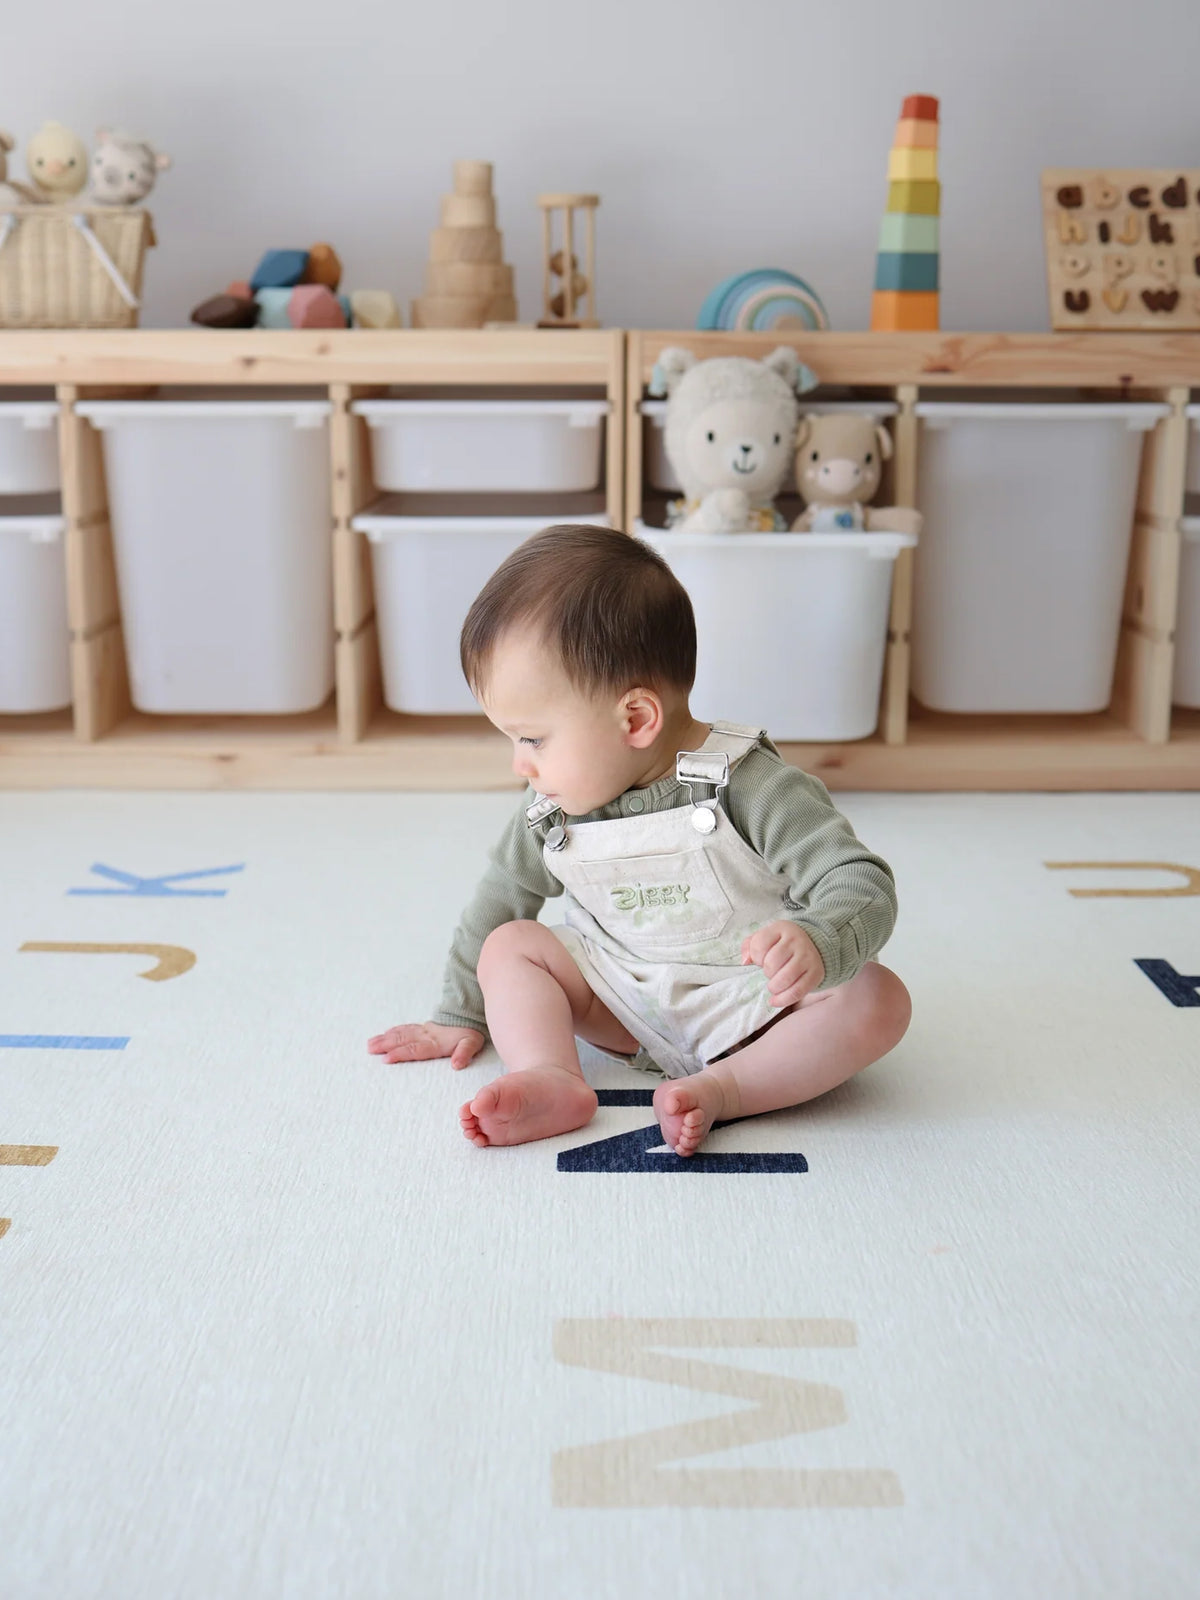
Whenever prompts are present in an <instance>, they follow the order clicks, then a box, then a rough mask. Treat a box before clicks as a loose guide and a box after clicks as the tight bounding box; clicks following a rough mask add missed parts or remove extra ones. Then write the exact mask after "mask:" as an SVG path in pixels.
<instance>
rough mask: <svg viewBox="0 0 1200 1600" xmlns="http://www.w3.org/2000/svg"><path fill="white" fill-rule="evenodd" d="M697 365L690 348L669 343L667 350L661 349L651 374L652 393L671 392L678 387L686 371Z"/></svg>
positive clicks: (662, 393)
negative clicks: (685, 348) (686, 348)
mask: <svg viewBox="0 0 1200 1600" xmlns="http://www.w3.org/2000/svg"><path fill="white" fill-rule="evenodd" d="M695 365H696V358H695V356H694V355H693V354H692V352H691V351H690V350H684V349H683V348H682V347H681V346H680V345H677V344H673V345H668V346H667V348H666V349H665V350H660V351H659V355H658V360H657V361H656V362H655V363H654V371H653V373H652V374H651V376H650V393H651V394H656V395H664V394H670V393H671V392H672V391H673V390H674V389H675V388H677V387H678V384H679V380H680V378H682V377H683V375H684V373H685V372H687V371H688V369H689V368H691V367H694V366H695Z"/></svg>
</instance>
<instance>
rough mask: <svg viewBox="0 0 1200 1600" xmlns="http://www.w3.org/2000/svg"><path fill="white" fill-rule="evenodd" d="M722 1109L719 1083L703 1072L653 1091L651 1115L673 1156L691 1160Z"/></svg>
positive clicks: (722, 1096)
mask: <svg viewBox="0 0 1200 1600" xmlns="http://www.w3.org/2000/svg"><path fill="white" fill-rule="evenodd" d="M724 1109H725V1091H724V1089H723V1088H722V1087H721V1083H720V1080H719V1079H717V1078H714V1077H712V1076H711V1075H710V1074H709V1073H707V1072H697V1073H696V1075H695V1076H694V1077H691V1078H673V1079H672V1080H671V1082H670V1083H664V1084H661V1085H660V1086H659V1087H658V1088H657V1089H656V1090H655V1091H654V1114H655V1116H656V1117H657V1118H658V1125H659V1127H660V1128H661V1129H662V1134H663V1139H664V1140H665V1141H666V1143H667V1144H669V1145H670V1146H671V1149H672V1150H674V1152H675V1154H676V1155H677V1156H693V1155H695V1153H696V1151H697V1150H698V1149H699V1148H700V1145H701V1144H702V1142H703V1140H704V1137H705V1135H706V1134H707V1132H708V1130H709V1129H710V1128H711V1127H712V1125H713V1123H714V1122H716V1121H717V1119H718V1118H719V1117H720V1116H721V1114H722V1113H723V1111H724Z"/></svg>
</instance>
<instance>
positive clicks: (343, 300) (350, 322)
mask: <svg viewBox="0 0 1200 1600" xmlns="http://www.w3.org/2000/svg"><path fill="white" fill-rule="evenodd" d="M338 305H340V306H341V308H342V310H343V311H344V312H345V314H346V326H347V327H348V328H352V327H353V326H354V312H353V310H352V309H351V306H350V296H349V295H348V294H340V295H338Z"/></svg>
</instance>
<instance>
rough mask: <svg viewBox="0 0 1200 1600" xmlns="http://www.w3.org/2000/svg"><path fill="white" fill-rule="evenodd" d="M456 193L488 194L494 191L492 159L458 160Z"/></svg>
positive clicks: (455, 183)
mask: <svg viewBox="0 0 1200 1600" xmlns="http://www.w3.org/2000/svg"><path fill="white" fill-rule="evenodd" d="M454 192H455V194H463V195H467V194H471V195H487V194H491V192H492V163H491V162H490V161H456V162H455V163H454Z"/></svg>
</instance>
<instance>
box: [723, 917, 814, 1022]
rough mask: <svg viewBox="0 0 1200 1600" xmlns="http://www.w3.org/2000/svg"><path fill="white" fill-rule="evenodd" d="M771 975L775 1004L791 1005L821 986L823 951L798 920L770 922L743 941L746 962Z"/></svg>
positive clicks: (744, 964)
mask: <svg viewBox="0 0 1200 1600" xmlns="http://www.w3.org/2000/svg"><path fill="white" fill-rule="evenodd" d="M751 963H753V965H754V966H756V967H761V968H762V969H763V971H764V972H765V973H766V975H767V988H768V989H769V990H770V991H771V1003H772V1005H777V1006H790V1005H792V1004H793V1003H794V1002H795V1001H797V1000H803V999H804V996H805V995H806V994H810V993H811V992H812V990H814V989H819V988H820V986H821V984H822V982H823V981H824V978H825V963H824V962H823V961H822V960H821V954H820V951H819V950H818V949H817V947H816V945H815V944H814V943H813V942H812V940H811V939H810V938H809V936H808V935H807V934H806V933H805V931H804V929H803V928H801V927H798V926H797V925H796V924H795V923H794V922H784V921H779V922H768V923H766V924H765V926H764V927H761V928H758V929H756V930H755V932H754V933H752V934H749V935H748V936H747V937H746V938H745V939H743V940H742V965H743V966H744V967H745V966H749V965H750V964H751Z"/></svg>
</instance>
